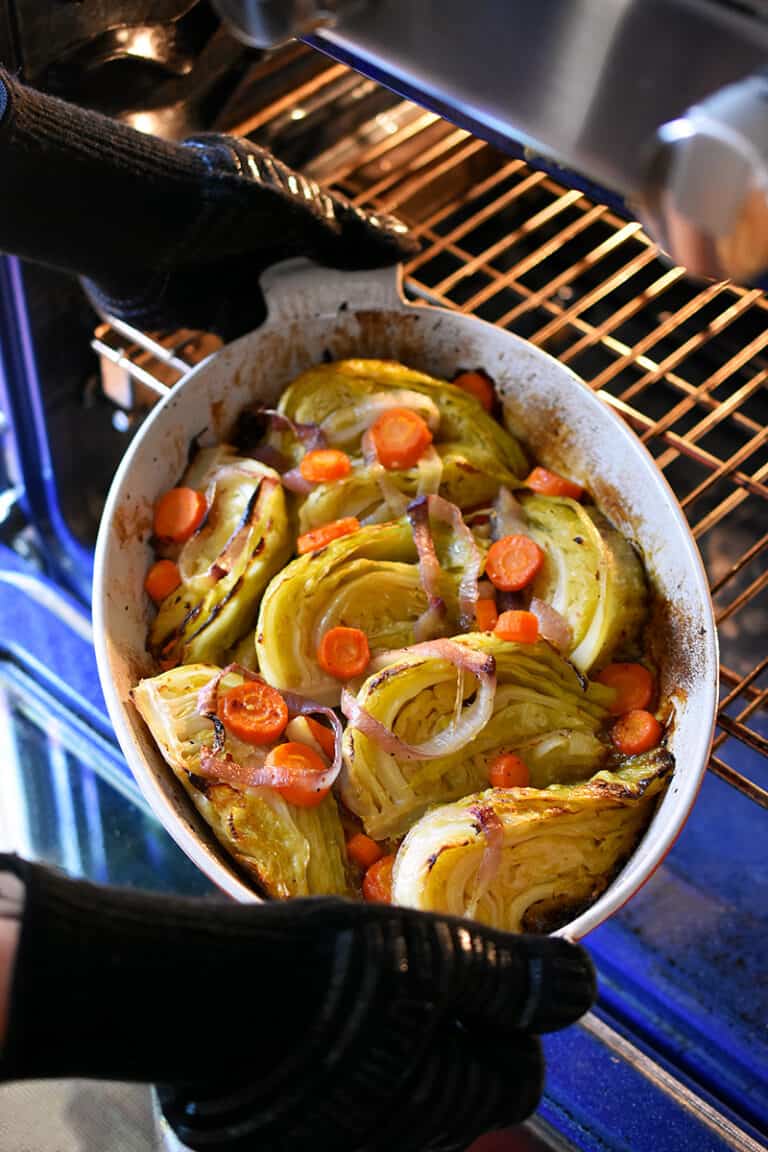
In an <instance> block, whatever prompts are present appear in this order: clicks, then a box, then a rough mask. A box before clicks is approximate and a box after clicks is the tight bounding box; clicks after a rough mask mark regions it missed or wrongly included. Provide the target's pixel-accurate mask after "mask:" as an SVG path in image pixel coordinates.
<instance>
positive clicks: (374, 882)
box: [363, 856, 395, 904]
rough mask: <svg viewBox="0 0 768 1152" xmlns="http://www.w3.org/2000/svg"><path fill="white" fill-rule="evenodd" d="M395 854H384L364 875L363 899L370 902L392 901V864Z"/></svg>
mask: <svg viewBox="0 0 768 1152" xmlns="http://www.w3.org/2000/svg"><path fill="white" fill-rule="evenodd" d="M394 863H395V858H394V856H382V857H381V859H380V860H377V861H376V863H375V864H372V865H371V866H370V868H369V869H368V871H367V872H366V874H365V876H363V899H365V900H367V901H368V902H369V904H391V903H392V866H393V864H394Z"/></svg>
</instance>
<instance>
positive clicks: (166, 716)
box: [131, 664, 350, 899]
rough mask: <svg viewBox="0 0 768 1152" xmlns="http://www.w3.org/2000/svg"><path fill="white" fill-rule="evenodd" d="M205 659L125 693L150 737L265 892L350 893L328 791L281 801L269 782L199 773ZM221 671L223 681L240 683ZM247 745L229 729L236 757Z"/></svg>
mask: <svg viewBox="0 0 768 1152" xmlns="http://www.w3.org/2000/svg"><path fill="white" fill-rule="evenodd" d="M218 671H219V669H218V668H216V667H215V666H213V665H211V664H188V665H185V666H183V667H180V668H173V669H171V670H170V671H168V672H163V673H161V675H159V676H153V677H151V678H150V679H147V680H142V681H140V682H139V684H138V685H137V686H136V687H135V688H134V689H133V691H132V693H131V697H132V699H133V702H134V704H135V705H136V708H137V709H138V711H139V712H140V714H141V716H142V718H143V719H144V722H145V723H146V725H147V727H148V728H149V730H150V732H151V733H152V736H153V737H154V740H155V742H156V744H157V746H158V748H159V749H160V751H161V752H162V754H163V756H164V758H165V760H166V761H167V763H168V764H169V765H170V767H171V769H172V771H173V773H174V775H175V776H176V778H177V779H178V780H179V781H180V783H181V784H182V786H183V787H184V789H185V791H186V792H187V794H188V795H189V797H190V799H191V800H192V803H193V804H194V806H195V807H196V808H197V810H198V812H199V813H200V815H201V816H202V817H203V819H204V820H205V821H206V823H207V824H208V825H209V826H210V828H211V829H212V831H213V833H214V835H215V836H216V838H217V840H218V841H219V842H220V843H221V844H222V845H223V847H224V848H226V850H227V851H228V852H229V853H230V854H231V855H232V856H233V857H234V859H235V860H236V862H237V863H238V864H239V866H240V867H241V868H242V869H244V871H245V872H247V873H248V874H249V875H250V876H251V877H252V878H253V879H254V880H255V881H256V883H257V885H258V887H259V889H260V890H261V891H262V892H263V893H264V894H265V895H268V896H273V897H276V898H279V899H285V898H287V897H289V896H319V895H327V894H330V893H338V894H342V895H344V894H349V892H350V889H349V884H348V880H347V873H346V850H345V846H344V834H343V831H342V826H341V821H340V819H339V812H338V808H337V805H336V800H335V798H334V796H333V794H332V793H329V794H328V796H326V797H325V799H324V800H323V801H322V803H321V804H319V805H318V806H317V807H315V808H299V807H296V806H294V805H292V804H287V803H286V802H285V800H283V798H282V796H281V795H280V793H279V792H278V791H277V790H276V789H274V788H269V787H264V786H262V787H258V788H247V789H245V790H244V791H239V790H238V789H235V788H233V787H231V786H230V785H228V784H220V783H215V782H214V781H212V780H211V779H210V778H209V777H207V776H204V775H202V774H201V773H200V757H201V753H202V750H203V748H204V747H206V746H210V745H211V743H212V740H213V729H212V725H211V721H210V720H209V719H207V718H206V717H205V716H204V715H202V714H201V713H200V711H199V710H198V695H199V693H200V692H201V690H202V689H203V688H205V687H206V685H208V684H209V683H210V682H211V680H212V679H213V678H214V677H215V676H216V675H217V673H218ZM242 680H243V677H242V676H239V675H238V674H237V673H235V672H231V673H228V675H227V676H226V677H225V678H224V680H223V681H222V686H223V688H224V689H226V688H228V687H233V686H234V685H235V684H239V683H242ZM249 750H250V751H252V749H250V746H249V745H247V744H245V745H244V744H242V743H241V742H240V741H239V740H237V739H236V738H234V737H233V736H232V735H231V734H230V733H227V735H226V744H225V751H226V752H228V753H229V754H230V755H231V756H232V757H233V758H234V759H235V760H238V758H239V757H244V756H246V755H247V754H248V751H249Z"/></svg>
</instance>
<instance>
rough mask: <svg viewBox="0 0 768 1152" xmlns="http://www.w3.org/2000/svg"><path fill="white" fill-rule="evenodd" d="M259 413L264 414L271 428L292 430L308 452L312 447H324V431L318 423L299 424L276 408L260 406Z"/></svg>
mask: <svg viewBox="0 0 768 1152" xmlns="http://www.w3.org/2000/svg"><path fill="white" fill-rule="evenodd" d="M259 413H260V415H262V416H266V417H267V419H268V420H269V422H270V424H271V425H272V427H273V428H284V429H286V431H288V432H292V433H293V435H294V436H295V437H296V439H297V440H298V441H300V443H302V444H303V445H304V449H305V451H307V452H310V451H311V450H312V449H313V448H324V447H325V433H324V432H323V430H322V428H321V427H320V425H319V424H299V423H297V422H296V421H295V420H291V419H290V417H288V416H285V415H283V413H282V412H278V410H277V409H276V408H260V409H259Z"/></svg>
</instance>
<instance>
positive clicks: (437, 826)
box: [393, 748, 673, 932]
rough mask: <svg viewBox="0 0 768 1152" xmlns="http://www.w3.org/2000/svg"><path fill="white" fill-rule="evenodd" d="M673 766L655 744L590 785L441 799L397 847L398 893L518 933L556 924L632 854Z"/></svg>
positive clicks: (397, 898)
mask: <svg viewBox="0 0 768 1152" xmlns="http://www.w3.org/2000/svg"><path fill="white" fill-rule="evenodd" d="M672 767H673V761H672V757H671V756H670V754H669V753H668V752H667V751H666V750H665V749H663V748H656V749H655V750H654V751H653V752H649V753H646V754H645V755H643V756H636V757H633V759H632V760H629V761H627V762H626V764H625V765H624V767H622V768H620V769H619V770H618V771H615V772H608V771H604V772H598V773H597V775H595V776H593V777H592V779H591V780H587V781H585V782H584V783H581V784H571V785H562V784H559V785H553V786H551V787H549V788H546V789H536V788H510V789H496V788H493V789H489V790H487V791H485V792H481V793H479V794H478V795H475V796H467V797H465V798H464V799H463V800H461V801H460V802H459V803H457V804H447V805H443V806H441V807H439V808H435V809H433V810H432V811H431V812H429V813H428V814H427V815H426V816H424V817H422V819H421V820H420V821H419V822H418V823H417V824H416V825H414V827H413V828H412V829H411V831H410V832H409V833H408V835H407V836H406V838H405V840H404V841H403V843H402V844H401V846H400V849H399V850H398V853H397V857H396V859H395V865H394V873H393V902H394V903H395V904H403V905H407V906H408V907H411V908H420V909H424V910H429V911H432V912H442V913H449V914H452V915H454V916H465V915H467V916H472V917H474V918H475V919H477V920H479V921H481V922H482V923H483V924H488V925H491V926H493V927H494V928H500V929H503V930H505V931H509V932H551V931H554V930H555V929H556V928H558V927H560V926H561V925H563V924H566V923H567V922H568V921H569V920H572V919H573V918H574V916H576V915H578V914H579V913H580V912H581V911H583V910H584V909H585V908H586V907H588V906H589V905H590V904H592V903H593V902H594V901H595V900H596V899H597V897H598V896H600V894H601V893H602V892H603V891H604V890H605V889H606V888H607V887H608V885H609V884H610V882H611V880H612V879H613V877H614V876H615V875H616V873H617V872H618V870H619V869H620V868H621V866H622V865H623V864H624V862H625V861H626V860H627V859H628V858H629V856H630V855H631V854H632V852H633V851H634V849H635V847H636V846H637V843H638V841H639V839H640V837H641V836H642V834H643V832H644V830H645V828H646V827H647V825H648V823H649V821H650V819H651V816H652V814H653V811H654V808H655V805H656V802H657V799H658V797H659V795H660V793H661V792H662V791H663V789H664V788H665V786H666V782H667V780H668V778H669V775H670V773H671V771H672ZM491 821H492V822H493V825H494V826H495V829H496V831H495V836H496V837H498V839H497V841H496V844H495V847H494V848H493V849H490V848H489V839H490V837H489V832H488V828H489V827H490V824H491ZM490 851H493V852H494V856H493V859H492V861H491V868H490V869H488V868H485V870H484V871H485V874H483V872H482V871H481V868H482V867H483V864H484V862H486V863H487V861H488V853H489V852H490Z"/></svg>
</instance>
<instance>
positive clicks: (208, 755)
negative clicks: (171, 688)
mask: <svg viewBox="0 0 768 1152" xmlns="http://www.w3.org/2000/svg"><path fill="white" fill-rule="evenodd" d="M230 672H236V673H237V674H238V675H239V676H242V677H243V679H244V680H251V681H255V682H256V683H264V681H263V678H262V677H261V676H259V675H257V674H256V673H255V672H251V671H250V670H249V669H248V668H244V667H243V666H242V665H241V664H228V665H227V667H226V668H222V669H221V671H220V672H217V673H216V675H215V676H214V677H213V679H212V680H210V681H209V683H208V684H206V686H205V687H204V688H202V689H201V690H200V692H199V693H198V697H197V711H198V712H199V713H201V714H202V715H203V716H205V717H207V719H209V720H210V721H211V722H212V724H213V726H214V732H215V738H214V744H213V746H212V747H211V748H208V747H204V748H203V751H202V755H201V757H200V768H201V770H202V772H203V774H204V775H206V776H211V777H212V778H214V779H218V780H220V781H221V783H225V784H231V785H232V787H235V788H240V789H244V788H258V787H259V786H260V785H266V786H267V787H270V788H279V787H281V786H282V787H284V786H286V785H293V784H306V785H308V786H309V787H310V788H311V789H312V790H313V791H315V792H322V791H325V790H326V789H328V788H330V787H331V786H332V785H333V784H334V783H335V781H336V777H337V776H338V774H339V772H340V770H341V737H342V735H343V730H342V727H341V721H340V720H339V718H338V716H337V715H336V713H335V712H334V711H333V709H332V708H326V707H325V706H324V705H322V704H317V703H316V702H315V701H314V700H307V698H306V697H304V696H298V695H296V694H295V693H293V692H282V693H281V695H282V697H283V700H284V701H285V703H286V706H287V708H288V719H289V720H292V719H293V718H294V717H295V716H308V715H312V714H313V713H314V714H317V715H319V716H325V717H326V718H327V719H328V720H330V722H331V726H332V728H333V735H334V756H333V763H332V764H331V765H330V767H328V768H326V770H325V771H324V772H316V771H313V770H312V769H310V768H280V767H277V766H275V765H273V766H267V765H266V764H265V763H264V760H265V758H266V751H264V750H262V749H256V748H254V749H253V753H251V751H250V750H249V753H248V756H247V757H245V758H243V761H242V763H239V762H238V761H236V760H235V759H234V757H232V756H231V755H230V753H228V752H225V751H224V750H223V747H222V739H221V728H220V727H219V726H220V725H221V720H220V719H219V717H218V714H217V708H218V696H219V686H220V684H221V681H222V680H223V678H224V677H225V676H227V675H228V674H229V673H230Z"/></svg>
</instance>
